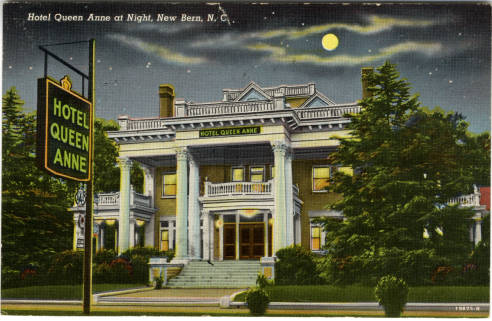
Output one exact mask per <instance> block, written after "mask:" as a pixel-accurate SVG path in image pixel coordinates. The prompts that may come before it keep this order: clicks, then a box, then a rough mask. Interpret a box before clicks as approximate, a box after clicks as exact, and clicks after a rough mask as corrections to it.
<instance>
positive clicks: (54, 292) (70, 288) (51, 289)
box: [1, 284, 145, 300]
mask: <svg viewBox="0 0 492 321" xmlns="http://www.w3.org/2000/svg"><path fill="white" fill-rule="evenodd" d="M144 286H145V285H139V284H94V285H93V286H92V293H99V292H106V291H112V290H125V289H134V288H139V287H144ZM1 298H2V299H42V300H82V285H37V286H29V287H23V288H12V289H2V292H1Z"/></svg>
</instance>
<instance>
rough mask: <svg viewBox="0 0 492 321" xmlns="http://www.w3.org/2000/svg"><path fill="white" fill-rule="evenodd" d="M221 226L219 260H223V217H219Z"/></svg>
mask: <svg viewBox="0 0 492 321" xmlns="http://www.w3.org/2000/svg"><path fill="white" fill-rule="evenodd" d="M219 217H220V220H221V222H222V224H221V225H220V227H219V260H220V261H223V260H224V215H222V214H221V215H220V216H219Z"/></svg>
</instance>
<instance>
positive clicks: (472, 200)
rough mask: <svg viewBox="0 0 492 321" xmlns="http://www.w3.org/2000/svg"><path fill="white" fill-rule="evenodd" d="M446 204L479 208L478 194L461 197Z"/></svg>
mask: <svg viewBox="0 0 492 321" xmlns="http://www.w3.org/2000/svg"><path fill="white" fill-rule="evenodd" d="M448 204H449V205H456V204H459V205H461V206H465V207H473V206H480V194H468V195H461V196H458V197H455V198H452V199H450V200H449V202H448Z"/></svg>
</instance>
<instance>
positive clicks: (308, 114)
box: [296, 105, 360, 120]
mask: <svg viewBox="0 0 492 321" xmlns="http://www.w3.org/2000/svg"><path fill="white" fill-rule="evenodd" d="M296 112H297V115H298V116H299V118H300V119H301V120H305V119H322V118H338V117H343V115H345V114H358V113H360V106H356V105H353V106H341V107H333V106H328V107H317V108H303V109H298V110H296Z"/></svg>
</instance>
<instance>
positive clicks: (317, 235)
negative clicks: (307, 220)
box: [311, 226, 321, 251]
mask: <svg viewBox="0 0 492 321" xmlns="http://www.w3.org/2000/svg"><path fill="white" fill-rule="evenodd" d="M311 250H312V251H319V250H321V227H319V226H313V227H311Z"/></svg>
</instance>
